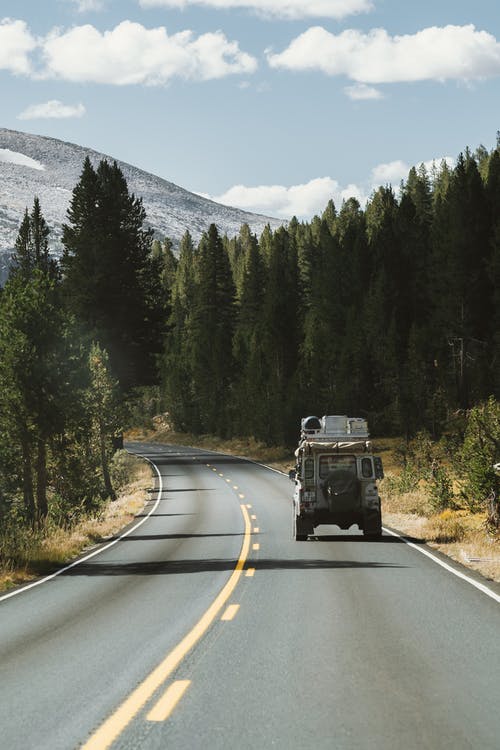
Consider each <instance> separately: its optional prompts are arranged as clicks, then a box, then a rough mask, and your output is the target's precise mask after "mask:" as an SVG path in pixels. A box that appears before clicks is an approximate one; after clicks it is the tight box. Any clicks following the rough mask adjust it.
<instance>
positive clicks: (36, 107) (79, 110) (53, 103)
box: [17, 99, 85, 120]
mask: <svg viewBox="0 0 500 750" xmlns="http://www.w3.org/2000/svg"><path fill="white" fill-rule="evenodd" d="M84 114H85V107H84V106H83V104H75V105H73V104H63V103H62V102H60V101H58V100H57V99H51V100H50V101H48V102H43V104H32V105H31V106H29V107H27V108H26V109H25V110H24V111H23V112H21V114H19V115H18V116H17V119H18V120H38V119H63V118H69V117H83V115H84Z"/></svg>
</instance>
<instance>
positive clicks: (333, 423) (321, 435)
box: [300, 415, 370, 443]
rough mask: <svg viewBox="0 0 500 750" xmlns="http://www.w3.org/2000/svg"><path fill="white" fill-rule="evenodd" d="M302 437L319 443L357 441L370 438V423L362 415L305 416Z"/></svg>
mask: <svg viewBox="0 0 500 750" xmlns="http://www.w3.org/2000/svg"><path fill="white" fill-rule="evenodd" d="M300 427H301V429H300V438H301V440H307V441H312V442H315V443H316V442H317V443H323V442H325V443H332V442H336V443H338V442H339V441H341V442H342V443H344V442H346V443H356V442H361V441H362V442H364V441H366V440H368V438H369V437H370V434H369V432H368V423H367V421H366V419H362V418H361V417H347V416H345V415H325V416H323V417H321V418H319V417H304V418H303V419H302V420H301V425H300Z"/></svg>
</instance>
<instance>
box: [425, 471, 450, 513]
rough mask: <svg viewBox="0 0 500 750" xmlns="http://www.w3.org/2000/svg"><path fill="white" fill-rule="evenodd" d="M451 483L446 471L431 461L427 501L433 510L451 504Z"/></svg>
mask: <svg viewBox="0 0 500 750" xmlns="http://www.w3.org/2000/svg"><path fill="white" fill-rule="evenodd" d="M453 498H454V494H453V484H452V481H451V477H450V475H449V473H448V471H447V470H446V469H445V468H444V466H441V464H439V463H438V462H437V461H433V463H432V467H431V476H430V479H429V502H430V504H431V506H432V507H433V508H434V510H444V509H445V508H449V507H450V506H451V505H453Z"/></svg>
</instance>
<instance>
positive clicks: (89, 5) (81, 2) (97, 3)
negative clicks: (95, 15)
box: [69, 0, 104, 13]
mask: <svg viewBox="0 0 500 750" xmlns="http://www.w3.org/2000/svg"><path fill="white" fill-rule="evenodd" d="M69 2H70V3H73V5H76V9H77V11H78V12H79V13H88V12H89V11H96V10H102V9H103V7H104V5H103V2H102V0H69Z"/></svg>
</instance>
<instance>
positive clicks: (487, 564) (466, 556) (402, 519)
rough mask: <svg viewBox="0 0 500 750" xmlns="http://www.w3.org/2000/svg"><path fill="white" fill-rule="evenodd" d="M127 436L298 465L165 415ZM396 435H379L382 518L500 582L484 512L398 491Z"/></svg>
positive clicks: (280, 451)
mask: <svg viewBox="0 0 500 750" xmlns="http://www.w3.org/2000/svg"><path fill="white" fill-rule="evenodd" d="M128 439H129V440H148V441H153V442H159V443H171V444H174V445H188V446H194V447H199V448H207V449H208V450H217V451H221V452H223V453H229V454H230V455H236V456H245V457H247V458H251V459H253V460H255V461H259V462H260V463H263V464H266V465H267V466H272V467H273V468H275V469H279V470H280V471H284V472H285V473H286V472H288V470H289V469H290V468H292V467H293V466H294V456H293V453H292V452H291V451H290V450H288V449H286V448H283V447H268V446H265V445H263V444H262V443H259V442H257V441H256V440H254V439H251V438H236V439H232V440H221V439H219V438H216V437H214V436H213V435H201V436H200V435H192V434H189V433H178V432H173V431H172V430H170V429H169V427H168V425H166V424H165V423H164V422H162V420H161V419H157V420H155V428H154V429H152V430H144V431H141V430H135V431H131V432H130V433H129V435H128ZM399 442H400V441H399V440H398V439H387V440H375V441H374V452H376V453H379V454H380V455H381V456H382V458H383V461H384V469H385V473H386V478H385V479H384V480H383V481H382V482H380V483H379V490H380V494H381V497H382V520H383V523H384V524H385V525H386V526H389V527H391V528H393V529H395V530H397V531H399V532H401V533H402V534H404V535H408V536H411V537H413V538H415V539H418V540H422V541H425V542H426V543H427V544H428V545H429V546H430V547H432V548H434V549H436V550H439V551H440V552H442V553H443V554H445V555H447V556H448V557H450V558H452V559H453V560H456V561H457V562H460V563H461V564H462V565H464V566H466V567H467V568H470V569H471V570H475V571H477V572H479V573H481V575H483V576H484V577H485V578H488V579H490V580H493V581H496V582H499V583H500V536H499V535H496V536H493V535H492V534H491V533H489V532H488V530H487V529H486V524H485V519H486V516H485V513H484V512H481V513H471V512H470V511H468V510H466V509H465V508H456V509H453V510H451V509H446V510H444V511H442V512H440V513H436V512H434V510H433V508H432V505H431V503H430V501H429V496H428V492H427V488H426V485H425V483H424V482H422V483H420V485H419V487H418V488H417V489H416V490H413V491H412V492H408V493H394V492H393V491H392V489H391V479H394V478H395V477H397V476H398V474H399V473H400V467H399V465H398V463H397V460H396V448H397V445H398V443H399Z"/></svg>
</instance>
